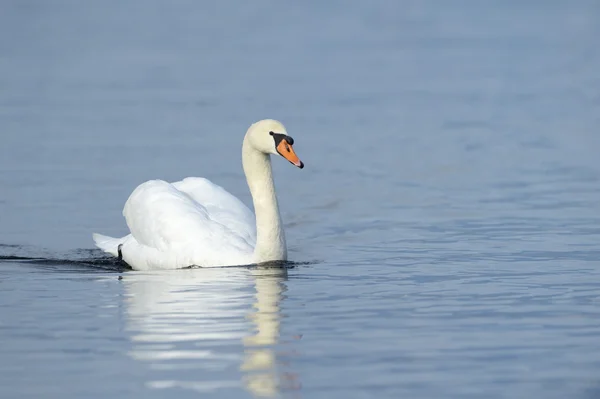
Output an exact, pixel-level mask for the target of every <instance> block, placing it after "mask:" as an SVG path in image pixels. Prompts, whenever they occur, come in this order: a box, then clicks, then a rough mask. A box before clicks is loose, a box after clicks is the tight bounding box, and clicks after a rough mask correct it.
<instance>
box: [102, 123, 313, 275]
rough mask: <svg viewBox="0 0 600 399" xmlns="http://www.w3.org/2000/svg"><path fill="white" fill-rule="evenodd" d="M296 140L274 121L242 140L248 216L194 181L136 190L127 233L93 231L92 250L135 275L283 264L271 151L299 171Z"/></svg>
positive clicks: (235, 202)
mask: <svg viewBox="0 0 600 399" xmlns="http://www.w3.org/2000/svg"><path fill="white" fill-rule="evenodd" d="M293 144H294V140H293V139H292V138H291V137H290V136H288V135H287V132H286V129H285V127H284V126H283V124H282V123H281V122H279V121H276V120H272V119H265V120H262V121H259V122H256V123H254V124H253V125H252V126H250V128H249V129H248V131H247V132H246V136H245V137H244V142H243V145H242V164H243V168H244V173H245V175H246V181H247V182H248V187H249V188H250V193H251V194H252V201H253V202H254V211H255V213H256V227H255V226H254V216H253V215H252V212H251V211H250V210H249V209H248V207H246V206H245V205H244V204H243V203H242V202H241V201H240V200H239V199H237V198H236V197H234V196H233V195H231V194H230V193H228V192H227V191H226V190H225V189H223V188H222V187H220V186H217V185H216V184H214V183H212V182H210V181H209V180H207V179H204V178H200V177H188V178H186V179H184V180H182V181H178V182H175V183H167V182H165V181H162V180H150V181H147V182H145V183H142V184H141V185H139V186H138V187H137V188H136V189H135V190H134V191H133V193H131V195H130V196H129V199H128V200H127V202H126V203H125V207H124V208H123V216H125V221H126V222H127V226H128V227H129V230H130V232H131V234H129V235H127V236H125V237H122V238H112V237H107V236H104V235H101V234H94V235H93V238H94V241H95V243H96V246H97V247H98V248H100V249H101V250H103V251H104V252H107V253H109V254H111V255H113V256H119V257H120V258H122V259H123V260H124V261H125V262H127V264H129V265H130V266H131V267H132V268H133V269H135V270H156V269H179V268H183V267H188V266H202V267H216V266H235V265H247V264H253V263H262V262H268V261H278V260H287V247H286V242H285V234H284V232H283V226H282V222H281V216H280V214H279V206H278V204H277V196H276V195H275V186H274V185H273V174H272V170H271V156H270V154H273V155H275V154H278V155H281V156H282V157H284V158H285V159H287V160H288V161H290V162H291V163H292V164H293V165H295V166H297V167H299V168H300V169H302V168H303V167H304V164H303V163H302V161H300V159H298V156H297V155H296V153H295V152H294V149H293V147H292V145H293Z"/></svg>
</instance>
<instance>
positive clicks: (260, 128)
mask: <svg viewBox="0 0 600 399" xmlns="http://www.w3.org/2000/svg"><path fill="white" fill-rule="evenodd" d="M246 137H247V138H248V140H249V141H250V144H251V145H252V147H254V148H255V149H257V150H258V151H260V152H263V153H265V154H273V155H281V156H282V157H284V158H285V159H287V160H288V161H290V163H291V164H292V165H294V166H297V167H299V168H300V169H302V168H303V167H304V163H302V161H301V160H300V159H299V158H298V156H297V155H296V153H295V152H294V147H293V145H294V139H293V138H291V137H290V136H288V134H287V131H286V130H285V126H283V124H282V123H281V122H279V121H276V120H273V119H264V120H262V121H259V122H256V123H254V124H253V125H252V126H250V129H248V133H246Z"/></svg>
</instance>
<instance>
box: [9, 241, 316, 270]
mask: <svg viewBox="0 0 600 399" xmlns="http://www.w3.org/2000/svg"><path fill="white" fill-rule="evenodd" d="M9 262H10V263H18V264H23V265H32V266H36V267H39V268H42V269H45V270H56V271H62V272H82V273H97V272H115V273H123V272H127V271H133V269H132V268H131V267H130V266H129V265H128V264H127V263H125V262H124V261H122V260H120V259H118V258H115V257H113V256H110V255H107V254H106V253H104V252H102V251H100V250H99V249H76V250H73V251H70V252H67V253H58V254H57V253H51V252H49V251H46V250H44V249H40V248H34V247H28V246H23V245H12V244H0V264H1V263H9ZM315 263H317V262H316V261H309V262H293V261H274V262H267V263H263V264H261V265H260V267H261V268H275V269H276V268H283V269H292V268H295V267H297V266H302V265H312V264H315ZM236 267H239V268H248V269H252V268H256V267H258V265H256V264H251V265H242V266H236ZM223 268H224V269H225V268H231V267H230V266H229V267H223ZM185 269H188V270H189V269H202V267H200V266H190V267H187V268H185Z"/></svg>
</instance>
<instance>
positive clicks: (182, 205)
mask: <svg viewBox="0 0 600 399" xmlns="http://www.w3.org/2000/svg"><path fill="white" fill-rule="evenodd" d="M180 183H181V182H180ZM213 201H215V202H214V204H213V203H210V202H209V204H208V205H207V206H204V205H203V204H200V203H199V202H198V201H196V200H195V199H194V198H193V197H192V196H191V195H190V194H188V193H186V192H184V191H182V190H180V189H178V188H176V187H175V186H174V185H172V184H169V183H167V182H165V181H161V180H151V181H148V182H146V183H143V184H141V185H140V186H138V187H137V188H136V189H135V190H134V191H133V193H132V194H131V196H130V197H129V199H128V200H127V202H126V203H125V207H124V209H123V216H125V220H126V221H127V225H128V226H129V230H130V231H131V239H128V240H126V241H125V242H124V243H123V258H124V259H125V260H126V261H127V260H128V258H129V259H131V260H132V261H133V262H131V263H130V262H128V263H130V264H132V263H133V264H132V266H134V267H135V266H136V264H142V266H143V264H144V263H145V264H147V265H148V267H143V268H155V267H152V265H153V264H155V263H156V266H157V268H158V267H160V268H164V267H168V266H169V265H171V266H170V267H173V266H174V267H182V266H190V265H197V266H205V265H207V266H208V265H210V266H217V265H231V264H243V263H244V262H247V261H248V259H249V255H251V253H252V250H253V243H252V242H249V241H248V240H247V236H248V234H247V233H248V230H249V227H248V226H244V223H243V222H241V221H239V220H238V221H237V222H234V223H229V222H232V220H233V219H234V218H235V215H236V214H235V212H233V213H232V212H227V211H225V210H224V209H219V206H217V204H218V202H217V199H214V198H213ZM236 209H237V208H236ZM238 212H239V210H238ZM138 268H139V267H138Z"/></svg>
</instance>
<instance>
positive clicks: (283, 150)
mask: <svg viewBox="0 0 600 399" xmlns="http://www.w3.org/2000/svg"><path fill="white" fill-rule="evenodd" d="M277 152H278V153H279V155H281V156H282V157H284V158H285V159H287V160H288V161H290V162H291V163H292V164H293V165H294V166H297V167H299V168H300V169H302V168H303V167H304V163H302V161H301V160H300V158H298V155H296V153H295V152H294V147H292V145H291V144H290V143H288V142H287V141H286V140H285V139H283V140H281V142H280V143H279V145H278V146H277Z"/></svg>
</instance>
